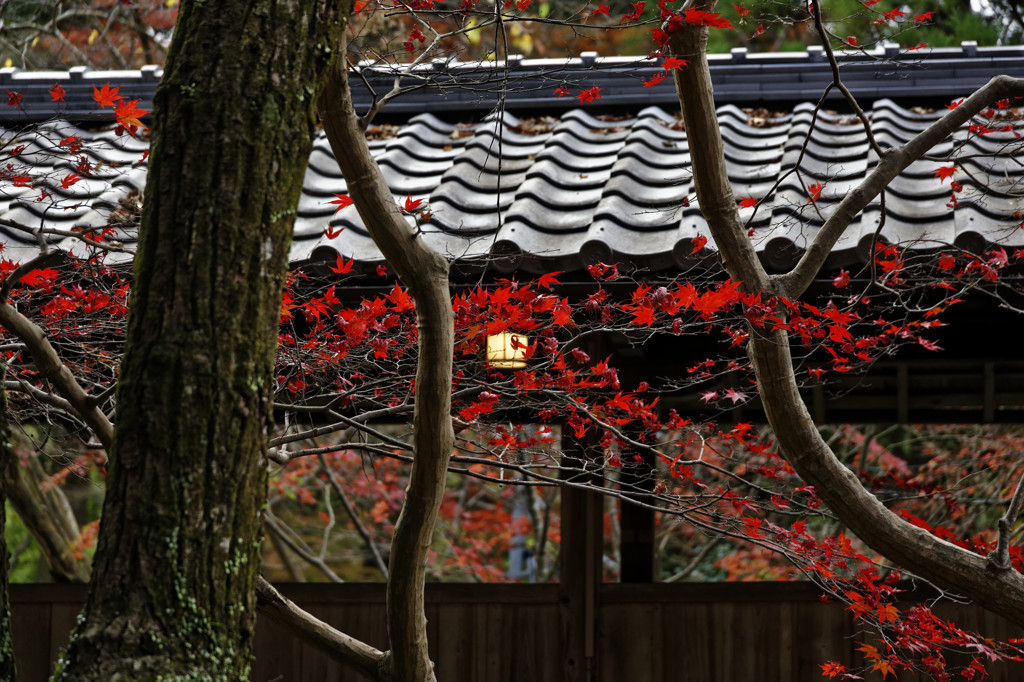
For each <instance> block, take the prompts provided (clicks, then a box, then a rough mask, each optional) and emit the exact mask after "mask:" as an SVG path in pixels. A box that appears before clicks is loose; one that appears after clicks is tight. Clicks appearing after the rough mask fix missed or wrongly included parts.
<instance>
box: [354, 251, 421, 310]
mask: <svg viewBox="0 0 1024 682" xmlns="http://www.w3.org/2000/svg"><path fill="white" fill-rule="evenodd" d="M350 262H351V261H350ZM388 300H389V301H391V305H392V306H394V309H395V312H396V313H404V312H405V311H407V310H414V309H415V308H416V304H415V303H414V302H413V300H412V296H410V295H409V293H408V292H407V291H406V290H405V289H403V288H402V287H400V286H398V283H397V282H396V283H395V287H394V288H393V289H392V290H391V293H390V294H388Z"/></svg>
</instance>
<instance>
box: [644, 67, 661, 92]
mask: <svg viewBox="0 0 1024 682" xmlns="http://www.w3.org/2000/svg"><path fill="white" fill-rule="evenodd" d="M663 80H665V74H664V73H662V72H660V71H659V72H658V73H656V74H654V75H653V76H651V80H649V81H644V87H645V88H651V87H654V86H655V85H657V84H658V83H660V82H661V81H663Z"/></svg>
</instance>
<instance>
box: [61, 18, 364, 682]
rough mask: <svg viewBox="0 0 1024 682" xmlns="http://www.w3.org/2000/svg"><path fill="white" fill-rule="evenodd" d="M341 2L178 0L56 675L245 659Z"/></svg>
mask: <svg viewBox="0 0 1024 682" xmlns="http://www.w3.org/2000/svg"><path fill="white" fill-rule="evenodd" d="M339 10H340V7H339V3H334V2H331V0H294V1H293V2H287V3H266V2H259V1H257V0H222V1H221V2H218V3H216V4H210V3H206V2H203V0H194V1H187V2H184V3H183V4H182V6H181V10H180V13H179V16H178V23H177V27H176V29H175V35H174V41H173V44H172V47H171V50H170V52H169V54H168V57H167V66H166V71H165V73H164V77H163V81H162V82H161V84H160V87H159V88H158V90H157V93H156V96H155V99H154V116H153V131H152V134H153V141H152V146H151V148H152V155H151V160H150V168H149V178H148V181H147V185H146V200H145V207H144V210H143V216H142V227H141V230H140V242H139V248H138V256H137V258H136V261H135V282H134V285H133V291H132V301H131V308H130V315H129V322H128V330H127V338H126V352H125V357H124V360H123V363H122V366H121V374H120V382H119V388H118V413H117V419H116V425H117V426H116V433H115V436H114V447H113V450H112V452H111V454H110V465H109V470H108V475H107V495H106V500H105V503H104V507H103V517H102V522H101V525H100V533H99V541H98V546H97V552H96V557H95V563H94V570H93V580H92V583H91V587H90V591H89V596H88V599H87V603H86V606H85V612H84V619H83V621H82V622H81V624H80V625H79V626H78V628H76V630H75V633H74V634H73V637H72V641H71V644H70V645H69V648H68V650H67V652H66V654H65V655H64V656H63V657H62V660H61V661H60V662H59V664H58V669H57V672H56V674H55V679H60V680H89V681H94V680H108V679H115V678H116V679H118V680H121V681H122V682H127V681H130V680H155V679H160V678H163V679H172V678H173V679H186V678H187V679H203V680H230V681H232V682H234V681H236V680H240V679H246V678H248V676H249V666H250V657H251V641H252V634H253V626H254V620H255V597H254V585H255V581H256V577H257V569H258V565H259V532H260V527H261V519H260V509H261V508H262V507H263V505H264V504H265V502H266V477H267V473H266V472H267V458H266V455H267V452H266V448H267V433H268V425H269V423H270V420H271V410H270V406H271V396H272V394H271V388H272V386H271V376H272V375H271V372H272V368H273V361H274V349H275V344H276V338H277V333H278V313H279V309H280V300H281V291H282V287H283V284H284V281H285V276H286V272H287V267H288V247H289V242H290V237H291V231H292V222H293V217H294V214H295V206H296V204H297V201H298V195H299V192H300V190H301V186H302V178H303V175H304V172H305V169H306V162H307V160H308V158H309V153H310V149H311V137H312V134H313V132H314V125H315V110H314V105H315V102H316V94H317V91H318V90H319V88H320V86H321V85H322V82H323V76H324V74H325V73H326V69H327V67H328V66H329V65H330V63H331V62H332V61H333V60H334V59H335V58H336V57H337V56H338V55H337V53H336V51H334V50H333V49H331V46H334V45H337V43H338V39H339V35H340V33H341V29H342V27H343V25H344V21H345V15H344V14H341V13H340V11H339Z"/></svg>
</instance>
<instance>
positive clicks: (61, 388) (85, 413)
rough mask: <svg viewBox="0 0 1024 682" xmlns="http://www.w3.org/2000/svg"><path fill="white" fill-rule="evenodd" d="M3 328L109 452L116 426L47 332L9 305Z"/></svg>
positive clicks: (0, 306) (3, 310)
mask: <svg viewBox="0 0 1024 682" xmlns="http://www.w3.org/2000/svg"><path fill="white" fill-rule="evenodd" d="M0 325H3V326H4V327H5V328H6V329H7V330H8V331H9V332H11V333H12V334H14V335H15V336H17V337H18V339H19V340H20V341H21V342H22V343H24V344H25V345H26V346H27V347H28V349H29V352H30V353H31V354H32V360H33V361H34V362H35V365H36V369H37V370H39V373H40V374H41V375H42V376H43V378H45V379H46V380H47V381H49V382H50V383H51V384H52V385H53V387H54V388H55V389H56V390H57V392H58V393H59V394H60V395H61V396H62V397H63V398H64V399H65V400H67V401H68V403H69V404H70V405H71V407H72V408H74V411H75V413H76V414H77V415H78V417H79V418H80V419H81V420H82V421H83V422H85V423H86V424H87V425H88V426H89V428H91V429H92V430H93V432H94V433H95V434H96V438H98V439H99V441H100V442H101V443H103V447H104V448H105V449H106V450H107V451H108V452H109V451H110V447H111V445H112V444H113V442H114V425H113V424H112V423H111V422H110V420H109V419H107V416H106V415H105V414H103V411H102V410H101V409H100V408H99V407H98V406H97V405H96V404H95V402H94V401H93V400H92V399H91V398H90V396H89V394H88V393H86V392H85V391H84V390H83V389H82V387H81V385H79V383H78V381H77V380H76V379H75V376H74V374H72V373H71V370H70V369H68V368H67V367H66V366H65V365H64V363H63V362H61V360H60V357H59V356H58V355H57V351H56V350H55V349H54V347H53V346H52V345H50V342H49V340H48V339H47V338H46V332H44V331H43V330H42V329H41V328H40V327H39V325H37V324H35V323H34V322H32V321H31V320H29V319H28V318H27V317H25V316H24V315H22V314H21V313H19V312H18V311H17V310H15V309H14V306H12V305H11V304H10V303H7V302H6V301H3V302H0Z"/></svg>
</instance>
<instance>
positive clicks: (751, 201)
mask: <svg viewBox="0 0 1024 682" xmlns="http://www.w3.org/2000/svg"><path fill="white" fill-rule="evenodd" d="M754 206H757V199H755V198H754V197H743V198H742V199H740V208H753V207H754Z"/></svg>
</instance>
